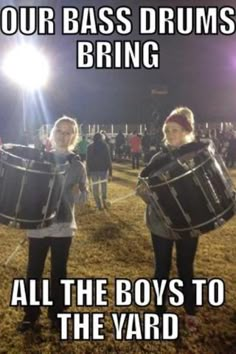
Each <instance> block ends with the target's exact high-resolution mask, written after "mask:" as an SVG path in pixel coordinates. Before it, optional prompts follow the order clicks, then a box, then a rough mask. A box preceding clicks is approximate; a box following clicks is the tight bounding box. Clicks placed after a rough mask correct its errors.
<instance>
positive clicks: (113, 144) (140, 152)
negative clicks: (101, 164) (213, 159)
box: [76, 128, 236, 169]
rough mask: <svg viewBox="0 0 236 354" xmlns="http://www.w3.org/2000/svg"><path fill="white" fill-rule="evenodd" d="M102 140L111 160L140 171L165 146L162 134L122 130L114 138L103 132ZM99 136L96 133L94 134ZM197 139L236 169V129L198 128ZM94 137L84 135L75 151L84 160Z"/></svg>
mask: <svg viewBox="0 0 236 354" xmlns="http://www.w3.org/2000/svg"><path fill="white" fill-rule="evenodd" d="M100 134H101V137H102V138H103V141H104V142H105V143H106V144H107V146H108V148H109V153H110V157H111V160H112V161H115V162H127V161H128V162H130V164H131V167H132V168H133V169H139V168H140V162H141V163H142V166H143V165H146V164H147V163H148V162H149V161H150V159H151V158H152V156H153V155H154V154H155V153H156V152H157V151H159V149H160V146H161V144H162V135H161V133H156V134H153V133H152V134H151V133H149V132H148V131H147V130H145V131H144V133H143V134H139V133H138V132H137V131H133V132H132V133H129V134H124V133H123V132H122V131H121V130H120V131H119V132H118V134H117V135H116V136H115V137H112V136H109V135H108V134H107V133H106V132H105V131H101V132H100ZM95 135H96V134H95ZM196 139H211V140H212V141H213V142H214V144H215V146H216V149H217V151H218V153H219V154H220V155H221V156H222V157H223V159H224V160H225V163H226V166H227V167H228V168H233V167H235V166H236V131H234V130H233V129H231V130H227V131H221V130H220V129H206V128H204V129H203V128H197V129H196ZM90 143H91V138H90V137H86V136H85V135H83V136H82V137H81V141H80V142H79V143H78V145H77V147H76V152H77V153H78V154H79V155H80V157H81V159H82V161H85V160H86V155H87V149H88V146H89V144H90Z"/></svg>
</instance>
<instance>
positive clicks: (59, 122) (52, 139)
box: [49, 116, 79, 151]
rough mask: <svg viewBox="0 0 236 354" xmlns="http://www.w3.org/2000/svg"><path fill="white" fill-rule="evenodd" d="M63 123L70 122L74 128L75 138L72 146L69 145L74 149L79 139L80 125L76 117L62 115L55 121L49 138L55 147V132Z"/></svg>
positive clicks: (69, 148)
mask: <svg viewBox="0 0 236 354" xmlns="http://www.w3.org/2000/svg"><path fill="white" fill-rule="evenodd" d="M61 123H67V124H70V125H71V126H72V127H73V129H74V138H73V140H72V142H71V144H70V146H69V147H68V150H70V151H72V150H73V149H74V148H75V146H76V144H77V143H78V140H79V127H78V123H77V121H76V120H75V119H74V118H70V117H68V116H62V117H61V118H59V119H57V120H56V122H55V123H54V126H53V128H52V130H51V133H50V138H49V140H50V142H51V143H52V146H53V147H55V140H54V133H55V129H56V128H57V127H58V125H59V124H61Z"/></svg>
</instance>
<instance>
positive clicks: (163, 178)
mask: <svg viewBox="0 0 236 354" xmlns="http://www.w3.org/2000/svg"><path fill="white" fill-rule="evenodd" d="M140 180H141V181H142V180H143V181H145V183H147V184H148V186H149V188H150V191H151V193H152V194H153V195H154V197H155V198H154V199H155V201H156V202H157V203H158V206H159V207H160V208H161V210H162V211H163V212H164V215H165V216H166V217H167V218H168V219H169V220H170V224H169V225H168V227H169V228H170V229H172V230H173V231H174V232H175V233H177V234H178V235H179V236H180V237H184V236H187V235H189V233H190V234H191V235H199V234H204V233H207V232H209V231H211V230H213V229H215V228H217V227H219V226H220V225H222V224H223V223H224V222H226V221H227V220H229V219H230V218H231V217H233V216H234V215H235V191H234V186H233V183H232V181H231V179H230V177H229V175H228V171H227V169H226V167H225V164H224V162H223V161H222V159H221V157H220V156H219V155H218V154H217V152H216V151H215V149H214V146H213V145H212V143H211V142H204V143H203V142H198V143H195V142H194V143H190V144H186V145H184V146H183V147H181V148H180V149H177V150H175V151H173V152H167V153H163V154H160V155H159V156H158V157H157V159H154V160H153V162H152V163H151V164H149V165H148V166H147V167H146V168H145V169H144V170H143V171H142V172H141V174H140Z"/></svg>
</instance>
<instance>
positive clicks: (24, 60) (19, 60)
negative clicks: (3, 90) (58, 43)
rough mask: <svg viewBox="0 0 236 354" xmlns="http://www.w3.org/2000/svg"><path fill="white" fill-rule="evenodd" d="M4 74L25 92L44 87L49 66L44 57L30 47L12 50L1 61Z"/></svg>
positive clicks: (23, 46) (25, 46) (21, 46)
mask: <svg viewBox="0 0 236 354" xmlns="http://www.w3.org/2000/svg"><path fill="white" fill-rule="evenodd" d="M3 71H4V73H5V74H6V75H7V76H8V77H9V78H10V79H12V80H13V81H14V82H16V83H17V84H18V85H19V86H21V87H22V88H23V89H25V90H29V91H33V90H36V89H39V88H40V87H43V86H45V85H46V83H47V80H48V76H49V65H48V62H47V60H46V58H45V57H44V55H43V54H42V53H41V52H39V51H38V50H37V49H36V48H34V47H33V46H31V45H20V46H18V47H16V48H14V49H12V50H11V51H10V52H9V53H8V54H7V55H6V57H5V58H4V61H3Z"/></svg>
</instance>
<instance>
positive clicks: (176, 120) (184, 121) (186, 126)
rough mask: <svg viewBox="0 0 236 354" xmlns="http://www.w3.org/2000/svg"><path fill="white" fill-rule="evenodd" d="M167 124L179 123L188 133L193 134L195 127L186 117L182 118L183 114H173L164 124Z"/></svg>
mask: <svg viewBox="0 0 236 354" xmlns="http://www.w3.org/2000/svg"><path fill="white" fill-rule="evenodd" d="M167 123H177V124H179V125H180V126H181V127H182V128H183V129H184V130H186V132H189V133H190V132H192V131H193V127H192V125H191V124H190V123H189V121H188V119H187V118H186V117H185V116H182V115H181V114H172V115H170V116H168V117H167V118H166V120H165V122H164V124H167Z"/></svg>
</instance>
